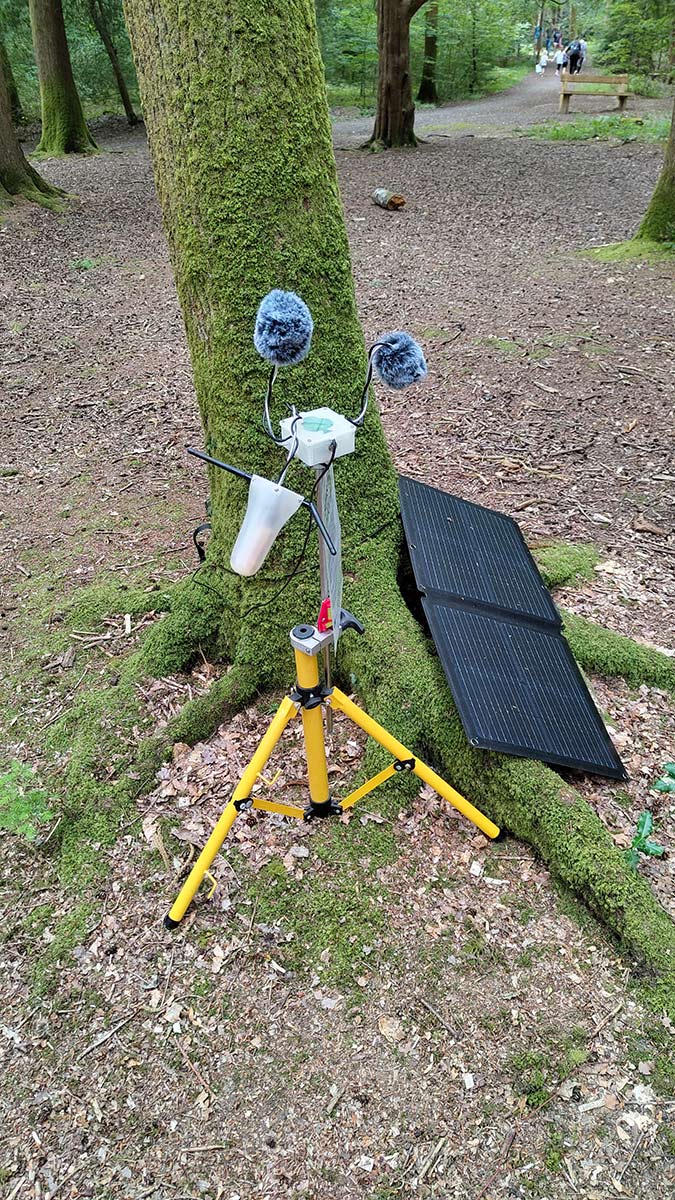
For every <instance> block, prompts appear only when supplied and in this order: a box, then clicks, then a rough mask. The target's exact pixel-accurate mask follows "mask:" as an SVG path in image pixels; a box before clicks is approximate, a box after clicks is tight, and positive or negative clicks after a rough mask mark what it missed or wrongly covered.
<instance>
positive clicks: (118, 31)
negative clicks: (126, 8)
mask: <svg viewBox="0 0 675 1200" xmlns="http://www.w3.org/2000/svg"><path fill="white" fill-rule="evenodd" d="M103 10H104V13H105V18H106V21H107V24H108V28H109V30H110V33H111V35H112V39H113V42H114V44H115V47H116V49H117V53H118V57H119V61H120V66H121V68H122V72H123V74H124V77H125V79H126V80H127V83H128V85H129V89H130V91H131V94H132V99H133V100H134V101H135V102H138V85H137V83H136V75H135V71H134V65H133V60H132V57H131V47H130V45H129V38H128V35H127V31H126V26H125V23H124V14H123V11H122V0H103ZM63 12H64V17H65V22H66V33H67V36H68V48H69V50H70V58H71V62H72V65H73V74H74V76H75V82H76V84H77V90H78V92H79V95H80V99H81V101H82V106H83V108H84V113H85V116H86V117H88V118H91V117H96V116H99V115H101V114H102V113H104V112H112V113H118V112H119V113H121V112H123V109H122V103H121V100H120V97H119V92H118V90H117V85H116V83H115V77H114V75H113V72H112V68H111V66H110V60H109V58H108V55H107V53H106V51H105V48H104V46H103V43H102V41H101V39H100V37H99V35H98V33H97V32H96V29H95V28H94V25H93V24H92V21H91V18H90V16H89V6H88V2H87V0H64V4H63ZM0 30H2V34H3V40H4V42H5V46H6V48H7V53H8V55H9V59H10V62H11V64H12V70H13V73H14V78H15V79H16V83H17V88H18V92H19V96H20V99H21V104H22V107H23V111H24V116H25V118H26V119H27V120H37V119H39V116H40V92H39V87H38V79H37V71H36V67H35V59H34V57H33V43H32V38H31V31H30V21H29V18H28V3H27V2H25V3H21V4H17V3H16V0H0Z"/></svg>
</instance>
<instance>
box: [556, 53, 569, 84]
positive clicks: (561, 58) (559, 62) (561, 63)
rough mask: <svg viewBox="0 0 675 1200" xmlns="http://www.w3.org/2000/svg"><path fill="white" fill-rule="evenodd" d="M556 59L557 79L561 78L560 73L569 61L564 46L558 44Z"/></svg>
mask: <svg viewBox="0 0 675 1200" xmlns="http://www.w3.org/2000/svg"><path fill="white" fill-rule="evenodd" d="M554 60H555V77H556V79H560V74H561V72H562V71H563V69H564V67H565V64H566V62H567V55H566V54H565V51H564V50H563V48H562V46H558V49H557V50H556V52H555V55H554Z"/></svg>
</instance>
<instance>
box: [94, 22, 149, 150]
mask: <svg viewBox="0 0 675 1200" xmlns="http://www.w3.org/2000/svg"><path fill="white" fill-rule="evenodd" d="M88 8H89V15H90V17H91V20H92V23H93V25H94V28H95V29H96V32H97V33H98V35H99V37H100V39H101V41H102V42H103V45H104V46H105V50H106V54H107V55H108V58H109V59H110V65H111V67H112V69H113V74H114V76H115V82H116V83H117V90H118V91H119V94H120V99H121V101H122V104H123V106H124V111H125V113H126V115H127V121H128V122H129V124H130V125H132V126H133V125H138V117H137V116H136V113H135V112H134V106H133V104H132V102H131V96H130V95H129V89H128V87H127V81H126V79H125V78H124V72H123V70H122V68H121V66H120V60H119V57H118V55H117V47H116V46H115V43H114V42H113V40H112V35H111V33H110V30H109V28H108V22H107V21H106V16H105V12H104V9H103V5H102V3H101V0H88Z"/></svg>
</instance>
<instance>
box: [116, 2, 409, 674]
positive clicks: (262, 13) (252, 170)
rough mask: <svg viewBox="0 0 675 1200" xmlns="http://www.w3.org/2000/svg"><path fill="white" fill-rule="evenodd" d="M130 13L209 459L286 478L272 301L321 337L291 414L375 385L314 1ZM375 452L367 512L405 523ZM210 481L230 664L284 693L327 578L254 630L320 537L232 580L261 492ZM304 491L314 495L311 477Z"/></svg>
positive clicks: (358, 477) (303, 583)
mask: <svg viewBox="0 0 675 1200" xmlns="http://www.w3.org/2000/svg"><path fill="white" fill-rule="evenodd" d="M125 10H126V15H127V22H128V27H129V32H130V36H131V41H132V49H133V52H134V58H135V62H136V69H137V72H138V78H139V83H140V87H141V96H142V100H143V112H144V117H145V122H146V127H147V130H148V137H149V141H150V148H151V152H152V157H153V163H154V169H155V178H156V182H157V190H158V193H159V197H160V202H161V205H162V211H163V214H164V222H165V226H166V231H167V236H168V240H169V248H170V252H171V257H172V262H173V266H174V270H175V274H176V280H177V286H178V294H179V298H180V302H181V306H182V309H183V316H184V319H185V325H186V329H187V335H188V341H189V345H190V350H191V354H192V363H193V370H194V378H195V386H196V390H197V397H198V401H199V405H200V410H201V416H202V421H203V424H204V429H205V431H206V441H207V445H208V448H209V450H210V452H211V453H213V454H215V455H216V456H217V457H220V458H224V459H225V460H226V461H233V462H235V463H238V464H240V465H241V466H243V467H245V468H246V469H247V470H254V471H257V472H259V473H261V474H267V475H270V474H273V473H274V472H276V473H277V474H278V471H279V470H280V469H281V460H280V457H279V451H278V450H277V449H275V448H274V446H273V445H272V443H271V442H269V441H268V440H267V439H265V438H264V437H263V436H261V433H260V420H259V418H260V412H261V408H260V405H261V397H262V395H263V393H264V388H265V380H266V374H267V372H266V368H265V366H264V365H263V363H262V361H261V360H260V359H259V358H258V356H257V355H256V353H255V350H254V347H253V340H252V338H253V325H254V320H255V314H256V310H257V307H258V304H259V303H260V300H261V299H262V297H263V296H264V295H265V294H266V293H267V292H268V291H269V290H270V289H271V288H273V287H282V288H286V289H291V290H295V291H298V292H299V293H300V295H301V296H302V297H303V298H304V299H305V300H306V302H307V303H308V304H309V307H310V309H311V311H312V314H313V316H314V321H315V332H314V339H313V344H312V352H311V354H310V356H309V357H308V359H307V361H306V362H305V363H303V364H302V366H301V367H298V368H295V369H294V370H292V371H291V370H289V371H285V372H283V371H282V377H281V378H280V379H279V381H278V384H277V387H276V392H277V394H278V397H279V399H278V401H277V403H278V406H279V408H278V412H279V415H283V412H284V407H283V404H282V400H283V401H289V402H293V401H297V402H298V404H299V405H300V406H302V407H307V404H308V397H320V396H330V397H331V403H334V404H335V405H337V406H340V407H342V408H343V409H344V411H345V412H347V413H353V412H355V411H358V408H359V389H360V386H361V380H362V378H363V370H364V367H363V363H364V350H363V337H362V334H361V331H360V328H359V324H358V321H357V317H356V308H355V301H354V290H353V282H352V274H351V265H350V258H349V250H348V246H347V239H346V234H345V229H344V221H343V217H342V210H341V205H340V197H339V191H338V185H337V179H336V173H335V164H334V159H333V153H332V146H331V130H330V121H329V117H328V110H327V107H326V99H325V88H324V82H323V70H322V65H321V60H320V56H319V52H318V45H317V42H316V32H315V16H314V8H313V2H312V0H268V3H267V4H266V5H265V6H264V8H263V6H257V5H256V6H254V5H251V4H249V3H248V2H247V0H227V2H226V3H219V4H213V0H192V2H191V4H190V5H189V6H186V5H185V4H184V3H182V0H125ZM225 114H226V119H225ZM362 437H363V441H364V443H365V445H364V446H363V452H362V455H361V456H360V463H361V465H360V466H359V467H357V460H356V459H354V460H350V462H349V463H348V464H346V471H345V472H341V474H342V477H343V478H345V479H346V478H351V479H352V490H353V494H354V495H359V496H361V497H362V503H363V506H364V508H365V507H367V508H368V510H369V511H372V512H377V511H378V508H381V511H382V513H383V514H384V515H385V518H386V515H387V514H389V515H390V516H391V517H392V519H393V517H394V512H395V505H396V499H395V495H394V494H393V491H392V474H391V465H390V464H387V462H386V458H385V449H384V445H383V440H382V432H381V429H380V426H379V422H378V421H377V419H376V417H375V416H374V415H373V416H371V418H370V422H369V430H368V431H367V432H366V433H365V434H364V435H362ZM367 447H369V448H370V449H369V451H368V449H367ZM376 462H379V463H383V464H384V465H383V466H381V467H376V466H375V463H376ZM210 482H211V493H212V505H213V527H214V528H213V537H212V539H211V543H210V548H209V564H210V570H211V571H212V572H214V574H215V576H216V582H215V584H214V586H216V587H217V588H218V589H219V591H220V592H221V593H222V594H223V596H224V597H225V603H226V605H227V606H229V609H232V610H234V612H231V611H228V610H227V609H226V610H225V612H224V614H223V606H222V604H218V603H216V609H217V610H218V621H219V622H220V616H221V614H222V615H223V616H224V620H223V622H222V627H223V632H224V636H225V641H226V642H227V651H228V653H230V654H235V652H236V648H237V644H240V645H241V651H242V653H244V654H246V656H248V657H249V658H251V659H252V661H255V662H256V663H257V666H258V669H259V668H260V666H261V665H262V664H264V665H265V672H266V673H267V676H268V678H269V679H270V680H271V679H273V678H276V679H278V678H279V677H280V674H281V671H282V670H283V664H285V663H286V662H287V634H288V628H287V626H288V622H287V620H286V618H285V616H284V615H280V614H279V612H278V611H277V609H278V608H281V607H283V612H287V611H291V612H293V613H302V612H303V611H304V612H305V613H309V614H312V613H313V611H314V609H315V608H316V605H317V601H318V599H319V597H318V591H317V585H316V581H315V579H314V572H309V573H307V572H301V573H299V575H298V577H297V579H296V580H294V585H293V588H292V589H291V587H290V586H289V587H288V588H287V589H286V590H285V592H284V595H283V606H282V605H277V604H273V605H272V607H271V609H270V610H269V612H267V613H265V614H264V620H261V619H260V613H259V612H257V611H256V612H255V613H254V614H253V615H252V617H251V618H248V619H240V618H239V615H238V614H239V611H243V610H246V609H247V608H248V607H249V605H250V603H251V602H253V603H258V602H260V601H261V600H262V601H264V600H265V599H266V598H269V597H272V596H274V595H275V593H276V592H277V591H278V590H279V586H280V583H279V579H280V578H283V576H284V575H285V574H287V573H288V572H289V571H290V569H291V568H292V565H293V562H294V560H295V559H296V558H297V556H298V554H299V552H300V549H301V547H302V542H303V540H304V523H303V521H302V520H301V518H300V517H297V518H295V521H294V522H292V523H291V524H290V525H289V527H288V528H287V530H285V531H284V537H283V538H281V539H280V540H279V543H278V547H279V550H278V552H277V548H276V547H275V553H276V557H275V558H273V557H272V556H271V557H270V559H268V560H267V563H266V565H265V569H264V570H263V572H261V575H262V576H264V578H265V579H269V578H270V577H272V582H271V583H265V582H262V583H261V582H260V577H256V579H254V580H253V581H251V582H244V581H242V580H241V579H239V578H236V579H233V578H232V577H231V575H230V574H228V573H227V564H228V561H229V553H230V550H231V547H232V543H233V540H234V537H235V536H236V531H237V528H238V525H239V522H240V520H241V516H242V512H243V509H244V507H245V504H246V491H245V488H244V487H242V484H241V483H239V482H238V481H233V480H232V478H231V477H230V476H228V475H226V474H225V473H224V472H223V471H219V472H218V471H216V472H215V473H212V478H211V481H210ZM297 483H298V484H299V486H300V487H302V488H305V487H306V485H307V479H306V478H303V477H302V475H300V474H298V476H297ZM291 486H293V485H292V484H291ZM355 515H356V514H355ZM314 554H315V549H314V547H313V548H312V551H311V552H310V556H313V555H314ZM310 561H311V557H310ZM270 563H271V566H269V569H268V564H270ZM261 593H262V595H261ZM192 594H193V595H195V594H196V595H197V596H198V597H200V598H201V599H202V600H203V601H204V603H205V604H206V603H207V602H208V600H209V593H206V592H203V593H201V596H200V592H199V589H192Z"/></svg>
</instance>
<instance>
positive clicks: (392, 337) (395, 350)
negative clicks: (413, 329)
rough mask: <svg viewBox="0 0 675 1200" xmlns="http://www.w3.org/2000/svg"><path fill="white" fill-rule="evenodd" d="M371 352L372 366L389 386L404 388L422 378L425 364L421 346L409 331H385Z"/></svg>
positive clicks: (424, 373) (424, 372)
mask: <svg viewBox="0 0 675 1200" xmlns="http://www.w3.org/2000/svg"><path fill="white" fill-rule="evenodd" d="M378 342H379V343H380V345H378V346H376V348H375V352H374V354H373V366H374V367H375V370H376V371H377V373H378V375H379V377H380V379H381V380H382V382H383V383H386V384H387V387H390V388H404V387H408V385H409V384H411V383H416V382H417V380H418V379H424V376H425V375H426V373H427V364H426V362H425V361H424V355H423V353H422V347H421V346H418V344H417V342H416V341H415V339H414V338H412V337H411V336H410V334H409V333H385V334H383V335H382V337H381V338H378Z"/></svg>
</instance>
